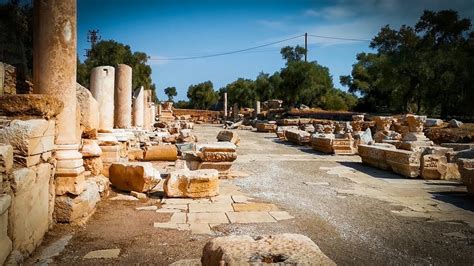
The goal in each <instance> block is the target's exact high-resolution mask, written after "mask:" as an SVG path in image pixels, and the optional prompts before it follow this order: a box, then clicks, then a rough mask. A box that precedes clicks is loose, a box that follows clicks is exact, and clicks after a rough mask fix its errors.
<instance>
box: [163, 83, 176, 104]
mask: <svg viewBox="0 0 474 266" xmlns="http://www.w3.org/2000/svg"><path fill="white" fill-rule="evenodd" d="M165 94H166V96H168V101H170V102H172V101H173V98H174V97H175V96H176V95H178V92H177V91H176V87H168V88H166V89H165Z"/></svg>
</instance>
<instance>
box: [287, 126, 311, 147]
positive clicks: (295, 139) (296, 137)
mask: <svg viewBox="0 0 474 266" xmlns="http://www.w3.org/2000/svg"><path fill="white" fill-rule="evenodd" d="M285 138H286V139H287V140H288V141H290V142H292V143H294V144H297V145H305V144H308V143H310V142H311V140H310V138H311V134H310V133H308V132H306V131H303V130H294V129H290V130H286V131H285Z"/></svg>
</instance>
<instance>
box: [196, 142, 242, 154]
mask: <svg viewBox="0 0 474 266" xmlns="http://www.w3.org/2000/svg"><path fill="white" fill-rule="evenodd" d="M236 149H237V146H235V144H233V143H231V142H211V143H204V144H199V143H198V144H196V151H200V152H235V151H236Z"/></svg>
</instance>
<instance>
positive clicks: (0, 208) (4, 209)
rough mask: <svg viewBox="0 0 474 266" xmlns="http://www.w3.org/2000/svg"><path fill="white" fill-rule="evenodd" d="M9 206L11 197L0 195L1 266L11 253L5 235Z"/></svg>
mask: <svg viewBox="0 0 474 266" xmlns="http://www.w3.org/2000/svg"><path fill="white" fill-rule="evenodd" d="M0 179H1V178H0ZM10 204H11V196H10V195H8V194H0V265H3V263H4V262H5V260H6V259H7V257H8V255H9V254H10V252H11V251H12V241H11V239H10V238H9V237H8V234H7V231H8V208H9V207H10Z"/></svg>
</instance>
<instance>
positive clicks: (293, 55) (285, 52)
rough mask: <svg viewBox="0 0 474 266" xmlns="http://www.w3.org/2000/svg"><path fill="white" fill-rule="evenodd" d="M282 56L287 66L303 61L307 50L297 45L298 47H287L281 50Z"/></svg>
mask: <svg viewBox="0 0 474 266" xmlns="http://www.w3.org/2000/svg"><path fill="white" fill-rule="evenodd" d="M280 54H281V56H282V57H283V59H284V60H286V62H287V64H288V63H290V62H295V61H301V59H303V58H304V55H305V54H306V49H304V48H303V47H301V46H299V45H297V46H296V47H291V46H285V47H283V48H281V50H280Z"/></svg>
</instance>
